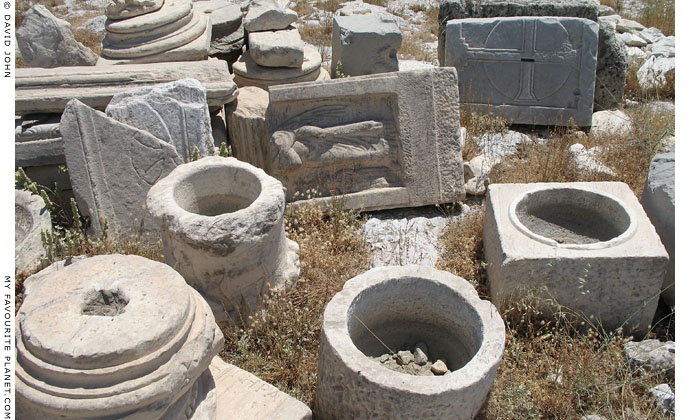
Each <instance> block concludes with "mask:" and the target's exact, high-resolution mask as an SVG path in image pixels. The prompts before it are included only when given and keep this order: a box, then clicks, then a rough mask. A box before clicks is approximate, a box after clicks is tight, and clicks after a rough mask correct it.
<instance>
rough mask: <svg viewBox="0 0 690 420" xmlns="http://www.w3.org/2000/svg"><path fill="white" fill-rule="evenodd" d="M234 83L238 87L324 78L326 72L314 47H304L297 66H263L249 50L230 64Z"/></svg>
mask: <svg viewBox="0 0 690 420" xmlns="http://www.w3.org/2000/svg"><path fill="white" fill-rule="evenodd" d="M232 72H233V73H234V77H235V79H234V80H235V83H237V86H239V87H245V86H257V87H260V88H262V89H268V87H269V86H273V85H284V84H290V83H299V82H313V81H315V80H324V79H325V76H324V73H325V74H326V76H327V75H328V72H327V71H325V70H324V69H322V68H321V55H320V54H319V52H318V51H316V50H315V49H314V48H309V47H304V61H303V62H302V65H301V66H299V67H264V66H260V65H258V64H257V63H256V62H254V59H253V58H252V56H251V54H250V52H249V51H245V52H244V53H243V54H242V56H241V57H240V59H239V60H237V61H236V62H234V63H233V64H232Z"/></svg>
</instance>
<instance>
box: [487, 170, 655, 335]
mask: <svg viewBox="0 0 690 420" xmlns="http://www.w3.org/2000/svg"><path fill="white" fill-rule="evenodd" d="M487 200H488V201H487V205H486V216H485V218H484V255H485V258H486V262H487V264H488V266H487V275H488V282H489V288H490V289H491V298H492V299H491V300H492V302H494V303H495V304H496V306H498V308H499V309H501V310H505V309H507V308H509V307H511V305H512V304H513V303H514V302H517V301H520V300H521V299H524V298H527V299H531V300H533V301H532V304H534V305H535V306H536V307H537V308H539V309H540V310H542V311H543V312H544V313H545V314H546V315H547V316H548V315H549V314H552V313H554V311H556V310H559V309H562V310H563V311H564V312H565V313H567V314H570V315H572V316H573V317H574V320H575V321H576V322H577V325H578V326H580V325H582V326H584V327H587V326H589V323H591V324H592V325H593V326H594V327H599V326H601V327H603V328H604V329H606V330H608V331H613V330H615V329H617V328H619V327H623V329H624V331H625V332H626V333H633V334H635V335H636V336H638V337H639V336H643V335H645V334H646V333H647V332H648V331H649V328H650V324H651V322H652V318H653V316H654V312H655V311H656V307H657V302H658V299H659V291H660V289H661V284H662V281H663V277H664V274H665V270H666V266H667V265H668V254H667V253H666V251H665V250H664V248H663V245H662V244H661V241H660V240H659V237H658V236H657V234H656V232H655V231H654V227H653V226H652V224H651V223H650V222H649V219H648V218H647V216H646V215H645V213H644V210H643V208H642V206H641V205H640V203H639V202H638V201H637V199H636V198H635V195H634V194H633V192H632V191H631V190H630V187H628V186H627V185H626V184H624V183H622V182H576V183H537V184H493V185H490V186H489V190H488V199H487ZM581 323H584V324H581Z"/></svg>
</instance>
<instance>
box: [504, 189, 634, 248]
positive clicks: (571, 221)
mask: <svg viewBox="0 0 690 420" xmlns="http://www.w3.org/2000/svg"><path fill="white" fill-rule="evenodd" d="M510 220H511V222H513V224H514V225H515V226H516V227H517V228H518V229H519V230H520V231H521V232H522V233H524V234H526V235H527V236H529V237H531V238H532V239H534V240H537V241H539V242H542V243H545V244H548V245H552V246H556V247H562V248H574V249H601V248H607V247H610V246H613V245H615V244H617V243H620V242H623V241H625V240H626V239H628V238H629V237H630V236H631V235H632V234H633V233H634V231H635V228H636V226H637V224H636V220H635V218H634V216H633V213H632V212H631V211H630V209H628V208H627V206H626V205H625V204H624V203H623V202H621V201H620V200H618V199H616V198H614V197H612V196H609V195H606V194H603V193H597V192H592V191H587V190H584V189H580V188H563V187H555V188H549V187H547V188H543V189H538V190H535V191H528V192H526V193H524V194H522V195H520V196H518V197H517V198H515V200H514V201H513V203H512V204H511V206H510Z"/></svg>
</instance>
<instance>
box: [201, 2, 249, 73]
mask: <svg viewBox="0 0 690 420" xmlns="http://www.w3.org/2000/svg"><path fill="white" fill-rule="evenodd" d="M193 7H194V10H197V11H200V12H203V13H206V14H207V15H209V16H210V17H211V45H210V47H209V50H208V55H209V56H211V57H218V58H220V59H221V60H226V61H227V62H228V63H234V62H235V61H237V59H238V58H239V56H240V55H241V54H242V47H243V46H244V25H242V11H241V10H240V6H239V5H238V4H233V3H230V2H228V1H226V0H202V1H196V2H194V3H193Z"/></svg>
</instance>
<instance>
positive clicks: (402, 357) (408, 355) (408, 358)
mask: <svg viewBox="0 0 690 420" xmlns="http://www.w3.org/2000/svg"><path fill="white" fill-rule="evenodd" d="M412 362H414V356H413V355H412V352H411V351H409V350H401V351H399V352H398V364H401V365H408V364H410V363H412Z"/></svg>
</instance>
